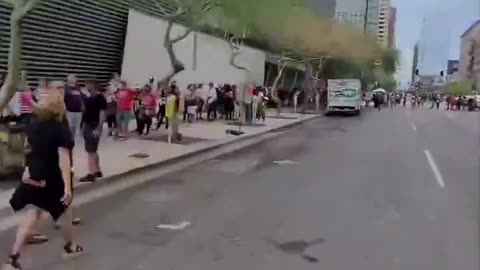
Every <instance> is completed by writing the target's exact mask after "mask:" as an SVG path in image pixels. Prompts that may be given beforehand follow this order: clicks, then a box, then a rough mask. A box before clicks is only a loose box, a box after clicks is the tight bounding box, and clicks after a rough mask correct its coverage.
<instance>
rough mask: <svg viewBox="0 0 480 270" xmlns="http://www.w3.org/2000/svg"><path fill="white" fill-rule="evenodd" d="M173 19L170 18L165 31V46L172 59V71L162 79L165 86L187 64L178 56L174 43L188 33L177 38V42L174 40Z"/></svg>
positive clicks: (169, 57)
mask: <svg viewBox="0 0 480 270" xmlns="http://www.w3.org/2000/svg"><path fill="white" fill-rule="evenodd" d="M173 20H174V19H169V20H168V22H167V29H166V31H165V36H164V39H163V47H165V49H166V50H167V54H168V59H169V60H170V65H171V67H172V71H171V72H170V73H169V74H168V75H167V76H165V77H163V79H161V80H160V81H161V82H162V84H163V85H164V87H165V86H168V84H169V83H170V80H171V79H172V78H173V76H175V75H176V74H178V73H180V72H182V71H184V70H185V65H184V64H183V63H182V62H181V61H180V60H179V59H178V58H177V55H176V54H175V50H174V48H173V45H174V44H175V43H176V42H178V41H180V40H182V39H183V38H185V37H186V36H187V35H188V34H187V35H185V36H184V37H183V38H182V39H176V40H175V42H173V41H172V38H171V32H172V28H173Z"/></svg>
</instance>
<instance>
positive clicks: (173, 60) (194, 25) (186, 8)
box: [153, 0, 220, 85]
mask: <svg viewBox="0 0 480 270" xmlns="http://www.w3.org/2000/svg"><path fill="white" fill-rule="evenodd" d="M153 1H154V2H155V4H156V7H157V10H158V11H159V12H160V13H161V14H163V16H164V19H165V20H166V21H167V29H166V31H165V36H164V39H163V46H164V47H165V49H166V51H167V54H168V59H169V61H170V65H171V67H172V70H171V72H170V73H169V74H167V75H165V77H163V78H162V79H161V80H160V81H161V82H162V83H163V84H164V85H168V83H169V82H170V80H171V79H172V78H173V76H175V75H176V74H178V73H180V72H182V71H183V70H185V65H184V64H183V62H182V61H180V59H178V57H177V55H176V54H175V50H174V45H175V44H176V43H178V42H180V41H182V40H184V39H185V38H186V37H187V36H188V35H189V34H190V33H191V32H192V31H193V30H195V29H199V28H200V27H201V26H202V25H203V24H204V23H205V21H204V19H205V16H206V15H207V14H208V13H209V12H211V11H212V10H213V9H215V8H216V7H218V6H219V5H220V4H219V3H217V2H215V1H213V0H212V1H210V0H169V1H168V2H167V3H168V4H169V5H171V6H173V7H175V9H174V11H172V12H169V11H167V10H166V9H165V8H164V7H163V6H162V4H161V3H160V2H159V0H153ZM177 21H181V22H182V26H184V27H185V31H184V32H183V33H182V34H181V35H178V36H176V37H172V29H173V26H174V24H175V22H177Z"/></svg>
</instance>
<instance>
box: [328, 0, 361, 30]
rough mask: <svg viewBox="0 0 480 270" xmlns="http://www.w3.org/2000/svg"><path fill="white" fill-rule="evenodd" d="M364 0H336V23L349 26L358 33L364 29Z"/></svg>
mask: <svg viewBox="0 0 480 270" xmlns="http://www.w3.org/2000/svg"><path fill="white" fill-rule="evenodd" d="M366 10H367V2H366V0H337V1H336V7H335V19H336V20H337V22H340V23H345V24H350V25H352V26H354V27H355V28H357V29H359V30H360V31H362V32H363V31H364V29H365V11H366Z"/></svg>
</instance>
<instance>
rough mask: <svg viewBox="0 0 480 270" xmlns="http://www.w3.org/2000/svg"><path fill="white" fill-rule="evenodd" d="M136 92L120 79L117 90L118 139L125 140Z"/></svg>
mask: <svg viewBox="0 0 480 270" xmlns="http://www.w3.org/2000/svg"><path fill="white" fill-rule="evenodd" d="M135 96H136V92H135V90H133V89H130V88H128V87H127V83H126V82H124V81H122V82H121V88H120V89H119V90H118V91H117V94H116V98H117V110H118V111H117V116H118V119H117V124H118V126H119V128H118V132H119V134H118V139H120V140H125V139H127V138H128V126H129V124H130V120H132V118H133V112H132V110H133V102H134V100H135Z"/></svg>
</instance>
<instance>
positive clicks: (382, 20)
mask: <svg viewBox="0 0 480 270" xmlns="http://www.w3.org/2000/svg"><path fill="white" fill-rule="evenodd" d="M366 3H367V6H366V16H365V20H366V21H365V32H366V34H367V35H370V36H371V37H373V38H375V39H376V40H377V43H378V44H379V45H380V46H382V47H384V48H386V47H387V46H388V42H389V30H390V29H389V20H390V17H389V13H390V0H367V1H366Z"/></svg>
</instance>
